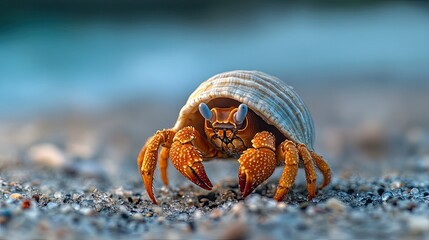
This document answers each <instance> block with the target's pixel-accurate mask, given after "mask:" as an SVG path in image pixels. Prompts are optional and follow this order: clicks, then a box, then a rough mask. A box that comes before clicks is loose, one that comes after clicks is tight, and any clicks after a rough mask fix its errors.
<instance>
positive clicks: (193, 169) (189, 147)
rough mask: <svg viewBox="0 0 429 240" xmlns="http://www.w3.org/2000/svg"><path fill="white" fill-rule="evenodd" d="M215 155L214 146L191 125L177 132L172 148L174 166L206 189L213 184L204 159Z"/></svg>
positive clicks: (210, 187) (171, 156) (209, 188)
mask: <svg viewBox="0 0 429 240" xmlns="http://www.w3.org/2000/svg"><path fill="white" fill-rule="evenodd" d="M214 155H215V150H214V149H213V147H212V146H211V145H210V144H209V143H208V142H207V141H206V140H205V139H203V138H202V137H201V135H200V134H199V133H198V131H197V130H195V128H194V127H191V126H189V127H185V128H183V129H181V130H180V131H178V132H177V134H176V135H175V137H174V139H173V144H172V145H171V149H170V158H171V162H172V163H173V165H174V167H175V168H176V169H177V170H178V171H179V172H180V173H181V174H182V175H183V176H185V177H186V178H188V179H189V180H191V181H192V182H193V183H195V184H196V185H198V186H200V187H201V188H204V189H206V190H211V189H212V187H213V185H212V183H211V182H210V180H209V178H208V177H207V174H206V171H205V170H204V166H203V164H202V161H203V157H211V156H214Z"/></svg>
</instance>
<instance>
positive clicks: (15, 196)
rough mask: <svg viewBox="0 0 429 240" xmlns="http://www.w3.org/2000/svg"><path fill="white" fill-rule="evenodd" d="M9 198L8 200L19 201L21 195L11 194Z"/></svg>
mask: <svg viewBox="0 0 429 240" xmlns="http://www.w3.org/2000/svg"><path fill="white" fill-rule="evenodd" d="M9 198H10V199H15V200H20V199H22V195H21V194H20V193H12V194H11V195H10V196H9Z"/></svg>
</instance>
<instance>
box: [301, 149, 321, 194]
mask: <svg viewBox="0 0 429 240" xmlns="http://www.w3.org/2000/svg"><path fill="white" fill-rule="evenodd" d="M298 152H299V155H300V156H301V158H302V160H303V162H304V170H305V177H306V179H307V190H308V200H311V199H313V198H314V196H316V179H317V175H316V170H315V168H314V163H313V159H312V158H311V155H310V151H309V150H308V149H307V147H306V146H305V145H304V144H298Z"/></svg>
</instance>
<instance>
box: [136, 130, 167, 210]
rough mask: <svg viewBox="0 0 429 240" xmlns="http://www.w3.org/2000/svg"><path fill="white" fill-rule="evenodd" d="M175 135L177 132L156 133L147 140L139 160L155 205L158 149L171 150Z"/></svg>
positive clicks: (163, 131) (141, 172)
mask: <svg viewBox="0 0 429 240" xmlns="http://www.w3.org/2000/svg"><path fill="white" fill-rule="evenodd" d="M174 134H175V132H174V131H173V130H169V129H164V130H162V131H158V132H156V134H155V135H154V136H153V137H151V138H149V139H148V140H147V142H146V144H145V145H144V146H143V148H142V150H141V151H140V154H139V156H138V158H137V164H138V166H139V169H140V174H141V176H142V179H143V182H144V185H145V188H146V191H147V193H148V195H149V197H150V199H151V200H152V202H153V203H155V204H156V200H155V197H154V195H153V189H152V184H153V173H154V171H155V168H156V162H157V160H158V149H159V147H160V146H164V147H165V148H169V147H170V145H171V143H172V141H173V137H174Z"/></svg>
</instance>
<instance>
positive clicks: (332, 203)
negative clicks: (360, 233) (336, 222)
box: [326, 198, 346, 213]
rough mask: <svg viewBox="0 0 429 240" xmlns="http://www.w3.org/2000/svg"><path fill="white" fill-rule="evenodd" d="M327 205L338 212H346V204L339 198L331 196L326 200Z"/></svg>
mask: <svg viewBox="0 0 429 240" xmlns="http://www.w3.org/2000/svg"><path fill="white" fill-rule="evenodd" d="M326 207H327V208H329V209H331V210H333V211H334V212H337V213H340V212H344V211H345V210H346V205H345V204H344V203H343V202H342V201H340V200H339V199H337V198H329V199H328V200H327V201H326Z"/></svg>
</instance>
